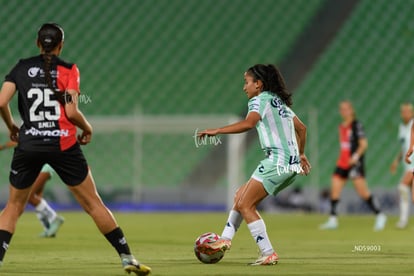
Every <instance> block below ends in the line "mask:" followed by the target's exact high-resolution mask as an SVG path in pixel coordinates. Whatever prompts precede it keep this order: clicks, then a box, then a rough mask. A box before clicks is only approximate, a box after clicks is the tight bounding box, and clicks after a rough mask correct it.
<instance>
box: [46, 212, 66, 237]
mask: <svg viewBox="0 0 414 276" xmlns="http://www.w3.org/2000/svg"><path fill="white" fill-rule="evenodd" d="M64 221H65V219H64V218H63V217H61V216H56V218H55V219H54V220H53V221H52V222H51V223H50V227H49V229H47V230H46V231H45V232H44V233H42V234H41V237H44V238H54V237H55V236H56V233H57V231H58V230H59V228H60V226H61V225H62V224H63V222H64Z"/></svg>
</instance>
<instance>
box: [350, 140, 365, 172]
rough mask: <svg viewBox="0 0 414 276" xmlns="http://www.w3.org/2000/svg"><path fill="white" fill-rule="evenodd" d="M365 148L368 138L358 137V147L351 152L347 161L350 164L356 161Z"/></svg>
mask: <svg viewBox="0 0 414 276" xmlns="http://www.w3.org/2000/svg"><path fill="white" fill-rule="evenodd" d="M367 148H368V139H367V138H365V137H363V138H359V139H358V147H357V149H356V151H355V152H354V153H353V154H352V156H351V160H350V161H349V162H350V165H351V166H352V165H355V164H356V163H358V160H359V158H361V156H362V155H363V154H364V153H365V151H366V150H367Z"/></svg>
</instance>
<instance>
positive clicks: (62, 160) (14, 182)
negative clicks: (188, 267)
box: [0, 23, 151, 275]
mask: <svg viewBox="0 0 414 276" xmlns="http://www.w3.org/2000/svg"><path fill="white" fill-rule="evenodd" d="M63 40H64V33H63V29H62V28H61V27H60V26H59V25H57V24H55V23H46V24H44V25H42V26H41V28H40V29H39V31H38V37H37V46H38V47H39V48H40V52H41V54H40V55H38V56H34V57H31V58H27V59H22V60H20V61H19V62H18V63H17V65H16V66H15V67H14V68H13V69H12V70H11V72H10V73H9V74H8V75H7V76H6V79H5V81H4V83H3V86H2V88H1V92H0V113H1V116H2V118H3V120H4V122H5V124H6V125H7V128H8V129H9V131H10V138H11V139H12V140H13V141H16V142H18V146H17V147H16V149H15V151H14V155H13V160H12V163H11V170H10V195H9V199H8V202H7V205H6V207H5V208H4V210H3V211H2V212H1V214H0V245H1V246H0V265H1V264H2V262H3V258H4V255H5V253H6V250H7V248H8V247H9V243H10V240H11V238H12V235H13V233H14V231H15V228H16V223H17V220H18V218H19V217H20V215H21V214H22V213H23V211H24V208H25V205H26V202H27V200H28V197H29V194H30V190H31V185H32V184H33V182H34V181H35V179H36V177H37V176H38V174H39V172H40V170H41V168H42V166H43V165H44V164H46V163H47V164H49V165H50V166H51V167H52V168H53V169H54V170H55V171H56V173H57V174H58V175H59V177H60V178H61V179H62V180H63V182H64V183H66V184H67V186H68V188H69V190H70V191H71V192H72V193H73V195H74V197H75V198H76V199H77V201H78V202H79V203H80V205H81V206H82V207H83V209H84V210H85V211H86V212H87V213H88V214H89V215H90V216H91V217H92V219H93V220H94V222H95V224H96V225H97V227H98V229H99V230H100V232H101V233H102V234H103V235H104V236H105V237H106V238H107V240H108V241H109V242H110V243H111V244H112V246H113V247H114V248H115V249H116V250H117V252H118V254H119V256H120V257H121V262H122V266H123V268H124V270H125V271H126V272H128V273H130V272H134V273H135V274H137V275H148V274H149V273H150V271H151V269H150V268H149V267H147V266H145V265H143V264H140V263H139V262H138V261H137V260H136V259H135V258H134V256H133V255H132V254H131V252H130V249H129V246H128V244H127V242H126V239H125V237H124V234H123V233H122V230H121V228H120V227H119V226H118V225H117V222H116V220H115V218H114V217H113V215H112V213H111V211H110V210H109V209H108V208H107V207H106V206H105V205H104V203H103V202H102V200H101V198H100V197H99V195H98V193H97V191H96V187H95V183H94V180H93V178H92V174H91V172H90V170H89V167H88V164H87V162H86V159H85V157H84V156H83V153H82V150H81V148H80V145H85V144H87V143H89V142H90V140H91V136H92V127H91V125H90V124H89V122H88V121H87V120H86V118H85V117H84V115H83V114H82V113H81V111H80V110H79V109H78V103H77V100H76V99H77V96H78V95H79V93H80V90H79V71H78V68H77V66H76V65H75V64H73V63H68V62H65V61H63V60H62V59H60V58H59V57H58V56H59V54H60V52H61V51H62V48H63ZM16 91H17V92H18V107H19V112H20V116H21V118H22V120H23V124H22V125H21V126H20V128H19V127H18V126H17V125H16V124H15V123H14V121H13V117H12V115H11V112H10V108H9V101H10V100H11V98H12V97H13V96H14V94H15V93H16ZM77 127H78V128H79V129H80V130H81V134H80V135H78V136H76V132H77Z"/></svg>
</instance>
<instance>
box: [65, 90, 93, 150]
mask: <svg viewBox="0 0 414 276" xmlns="http://www.w3.org/2000/svg"><path fill="white" fill-rule="evenodd" d="M66 92H67V93H68V94H69V95H70V96H71V101H68V102H66V104H65V113H66V117H67V118H68V119H69V121H71V122H72V123H73V124H74V125H75V126H77V127H78V128H80V129H81V130H82V134H81V135H79V136H78V141H79V143H80V144H81V145H86V144H87V143H89V142H90V141H91V138H92V126H91V124H90V123H89V122H88V120H87V119H86V118H85V116H84V115H83V113H82V112H81V111H80V110H79V107H78V101H77V99H78V94H79V93H78V91H76V90H74V89H69V90H67V91H66Z"/></svg>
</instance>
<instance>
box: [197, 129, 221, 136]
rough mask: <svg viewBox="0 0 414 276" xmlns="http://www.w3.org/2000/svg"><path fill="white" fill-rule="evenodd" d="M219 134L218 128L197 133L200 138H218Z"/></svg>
mask: <svg viewBox="0 0 414 276" xmlns="http://www.w3.org/2000/svg"><path fill="white" fill-rule="evenodd" d="M217 134H218V128H214V129H206V130H203V131H200V132H198V133H197V137H198V138H203V137H204V136H216V135H217Z"/></svg>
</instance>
